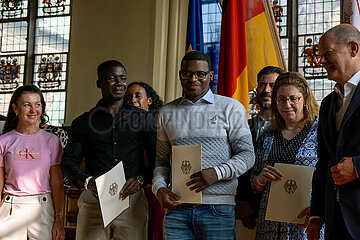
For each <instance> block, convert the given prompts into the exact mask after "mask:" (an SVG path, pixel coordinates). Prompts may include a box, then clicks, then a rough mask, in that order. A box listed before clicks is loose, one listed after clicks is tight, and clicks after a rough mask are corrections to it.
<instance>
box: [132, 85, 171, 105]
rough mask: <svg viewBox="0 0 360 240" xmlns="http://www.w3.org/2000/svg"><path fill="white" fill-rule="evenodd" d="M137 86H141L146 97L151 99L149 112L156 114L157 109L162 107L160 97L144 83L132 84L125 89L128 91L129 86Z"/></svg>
mask: <svg viewBox="0 0 360 240" xmlns="http://www.w3.org/2000/svg"><path fill="white" fill-rule="evenodd" d="M134 85H139V86H142V87H143V88H144V89H145V92H146V96H147V97H148V98H151V99H152V104H151V105H150V106H149V111H150V112H157V111H159V109H160V108H161V107H162V106H163V105H164V104H163V101H162V100H161V98H160V96H159V95H158V94H157V92H156V91H155V90H154V89H153V88H152V87H151V86H150V85H148V84H146V83H144V82H132V83H130V84H129V85H128V86H127V89H129V88H130V87H131V86H134Z"/></svg>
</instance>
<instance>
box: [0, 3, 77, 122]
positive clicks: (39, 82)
mask: <svg viewBox="0 0 360 240" xmlns="http://www.w3.org/2000/svg"><path fill="white" fill-rule="evenodd" d="M0 11H1V16H0V38H1V40H0V43H1V46H0V114H3V115H6V114H7V110H8V104H9V99H10V97H11V93H12V92H13V91H14V90H15V89H16V88H17V87H18V86H21V85H23V84H34V85H36V86H38V87H39V88H40V89H41V90H42V92H43V93H44V97H45V99H46V103H47V109H46V113H47V114H48V115H49V117H50V119H49V120H50V124H52V125H56V126H61V125H62V124H63V123H64V116H65V98H66V91H65V89H66V79H67V61H68V52H69V38H70V0H57V1H52V0H37V1H35V0H34V1H27V0H0Z"/></svg>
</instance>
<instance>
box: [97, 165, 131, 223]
mask: <svg viewBox="0 0 360 240" xmlns="http://www.w3.org/2000/svg"><path fill="white" fill-rule="evenodd" d="M95 181H96V187H97V191H98V195H99V200H100V209H101V215H102V218H103V222H104V227H106V226H107V225H108V224H109V223H110V222H111V221H112V220H114V219H115V218H116V217H117V216H119V215H120V214H121V213H122V212H123V211H124V210H125V209H127V208H128V207H129V197H127V198H125V199H124V200H122V199H121V198H120V197H119V196H120V190H121V189H122V187H123V186H124V184H125V182H126V179H125V172H124V167H123V164H122V162H120V163H118V164H117V165H116V166H115V167H113V168H112V169H111V170H110V171H108V172H107V173H105V174H103V175H101V176H100V177H98V178H96V179H95Z"/></svg>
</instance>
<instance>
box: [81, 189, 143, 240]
mask: <svg viewBox="0 0 360 240" xmlns="http://www.w3.org/2000/svg"><path fill="white" fill-rule="evenodd" d="M129 202H130V203H129V205H130V207H129V208H128V209H126V210H125V211H123V212H122V213H121V214H120V215H119V216H117V217H116V218H115V219H114V220H113V221H112V222H111V223H110V224H109V225H108V226H107V227H106V228H104V225H103V221H102V216H101V212H100V205H99V200H97V199H96V198H95V197H94V196H93V195H92V194H91V193H89V192H88V191H83V192H82V193H81V195H80V198H79V200H78V207H79V214H78V218H77V227H76V240H110V239H114V240H147V220H148V205H147V201H146V197H145V194H144V191H143V190H141V191H139V192H137V193H135V194H133V195H130V199H129Z"/></svg>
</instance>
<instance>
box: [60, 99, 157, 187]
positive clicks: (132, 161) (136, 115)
mask: <svg viewBox="0 0 360 240" xmlns="http://www.w3.org/2000/svg"><path fill="white" fill-rule="evenodd" d="M155 145H156V122H155V119H154V116H153V115H152V114H151V113H148V112H146V111H144V110H141V109H139V108H137V107H134V106H131V105H129V104H127V103H125V102H124V105H123V108H122V109H121V110H120V112H119V113H118V114H117V115H116V116H115V117H114V118H113V116H112V115H111V114H110V112H109V111H108V109H107V108H106V106H105V105H104V104H103V102H102V100H100V101H99V102H98V104H97V105H96V106H95V107H94V108H93V109H91V110H90V111H89V112H86V113H84V114H82V115H81V116H79V117H77V118H76V119H75V120H74V121H73V122H72V124H71V130H70V138H69V142H68V144H67V145H66V148H65V149H64V154H63V158H62V163H61V168H62V170H63V174H64V175H65V176H67V177H69V178H70V179H72V180H73V183H75V184H76V185H77V186H78V187H80V188H81V187H83V186H84V182H85V179H86V178H87V177H89V176H94V177H98V176H100V175H102V174H104V173H106V172H107V171H109V170H110V169H112V168H113V167H114V166H115V165H116V164H118V163H119V162H120V161H122V162H123V165H124V171H125V177H126V179H128V178H130V177H133V176H139V175H140V176H142V177H144V179H145V182H146V183H151V179H152V172H153V169H154V159H155ZM144 152H146V155H147V157H148V165H147V166H146V167H145V164H144ZM84 156H85V172H83V171H82V170H81V169H80V164H81V161H82V159H83V157H84Z"/></svg>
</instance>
